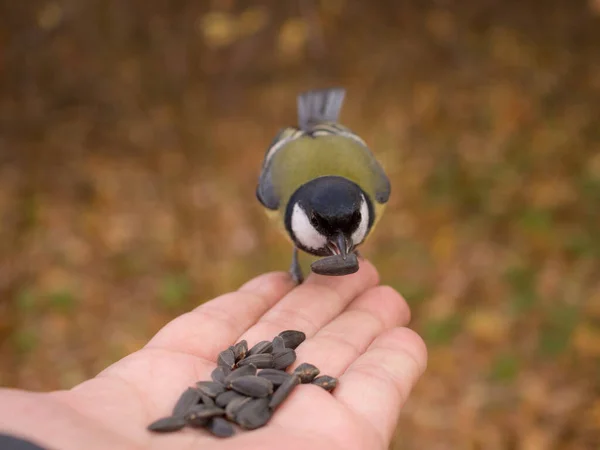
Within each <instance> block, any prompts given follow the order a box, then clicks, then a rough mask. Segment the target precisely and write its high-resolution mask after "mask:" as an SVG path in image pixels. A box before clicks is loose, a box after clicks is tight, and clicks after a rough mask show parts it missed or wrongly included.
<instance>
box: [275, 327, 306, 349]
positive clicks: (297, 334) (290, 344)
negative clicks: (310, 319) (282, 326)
mask: <svg viewBox="0 0 600 450" xmlns="http://www.w3.org/2000/svg"><path fill="white" fill-rule="evenodd" d="M279 336H281V337H282V338H283V342H284V344H285V347H286V348H292V349H294V350H295V349H296V348H297V347H298V346H299V345H300V344H302V343H303V342H304V340H305V339H306V334H304V333H303V332H302V331H296V330H285V331H282V332H281V333H279Z"/></svg>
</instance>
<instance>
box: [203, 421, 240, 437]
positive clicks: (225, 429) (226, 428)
mask: <svg viewBox="0 0 600 450" xmlns="http://www.w3.org/2000/svg"><path fill="white" fill-rule="evenodd" d="M206 429H207V430H208V431H210V432H211V433H212V434H213V435H214V436H217V437H231V436H233V435H234V434H235V429H234V428H233V425H232V424H230V423H229V422H227V421H226V420H225V419H223V418H222V417H213V418H212V419H211V420H210V421H209V422H208V425H207V426H206Z"/></svg>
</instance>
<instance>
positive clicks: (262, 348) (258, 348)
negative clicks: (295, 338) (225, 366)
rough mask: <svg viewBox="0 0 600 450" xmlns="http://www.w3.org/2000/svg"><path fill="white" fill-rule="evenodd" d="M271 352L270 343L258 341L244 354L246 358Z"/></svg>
mask: <svg viewBox="0 0 600 450" xmlns="http://www.w3.org/2000/svg"><path fill="white" fill-rule="evenodd" d="M272 351H273V344H272V343H271V342H270V341H260V342H259V343H258V344H256V345H255V346H254V347H252V348H251V349H250V350H248V353H247V354H246V357H248V356H252V355H259V354H261V353H271V352H272Z"/></svg>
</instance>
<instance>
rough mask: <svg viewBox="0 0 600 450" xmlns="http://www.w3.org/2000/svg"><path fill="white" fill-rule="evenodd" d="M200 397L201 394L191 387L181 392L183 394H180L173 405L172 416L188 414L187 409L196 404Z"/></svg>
mask: <svg viewBox="0 0 600 450" xmlns="http://www.w3.org/2000/svg"><path fill="white" fill-rule="evenodd" d="M201 397H202V392H200V391H199V390H198V389H196V388H192V387H190V388H187V389H186V390H185V391H184V392H183V394H181V396H180V397H179V400H177V403H175V407H174V408H173V415H174V416H182V415H184V414H185V413H186V412H188V409H190V408H191V407H192V406H194V405H197V404H198V402H199V401H200V398H201Z"/></svg>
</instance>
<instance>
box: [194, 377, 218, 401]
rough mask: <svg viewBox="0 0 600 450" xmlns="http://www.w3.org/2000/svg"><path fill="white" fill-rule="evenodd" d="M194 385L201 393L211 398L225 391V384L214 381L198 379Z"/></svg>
mask: <svg viewBox="0 0 600 450" xmlns="http://www.w3.org/2000/svg"><path fill="white" fill-rule="evenodd" d="M196 387H197V388H198V390H199V391H200V392H201V393H202V394H204V395H208V396H209V397H211V398H215V397H216V396H217V395H219V394H220V393H221V392H225V386H223V385H222V384H221V383H217V382H216V381H198V382H197V383H196Z"/></svg>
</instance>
